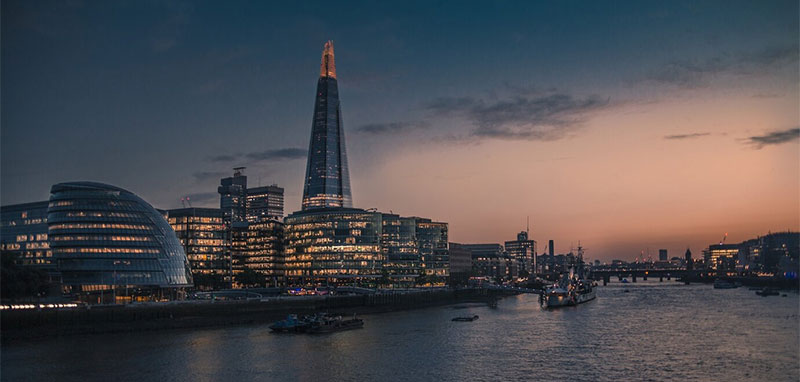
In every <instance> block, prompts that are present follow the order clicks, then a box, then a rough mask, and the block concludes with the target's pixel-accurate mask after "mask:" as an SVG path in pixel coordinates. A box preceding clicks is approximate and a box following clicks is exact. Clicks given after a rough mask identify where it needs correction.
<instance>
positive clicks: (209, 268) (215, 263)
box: [167, 208, 233, 289]
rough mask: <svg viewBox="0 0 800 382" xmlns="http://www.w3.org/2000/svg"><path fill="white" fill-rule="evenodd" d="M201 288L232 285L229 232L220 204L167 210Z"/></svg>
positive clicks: (195, 282) (195, 281)
mask: <svg viewBox="0 0 800 382" xmlns="http://www.w3.org/2000/svg"><path fill="white" fill-rule="evenodd" d="M167 216H168V218H167V219H168V221H169V225H170V226H171V227H172V229H173V230H175V234H176V235H177V237H178V240H179V241H180V242H181V245H182V246H183V250H184V252H186V257H187V258H188V259H189V265H190V266H191V269H192V275H193V277H194V284H195V286H196V287H198V288H200V289H215V288H223V287H228V286H230V283H231V277H232V276H233V274H232V263H231V261H232V258H231V251H230V235H229V233H228V229H227V228H226V226H225V223H224V212H223V211H222V209H219V208H178V209H172V210H168V211H167Z"/></svg>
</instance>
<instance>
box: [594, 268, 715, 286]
mask: <svg viewBox="0 0 800 382" xmlns="http://www.w3.org/2000/svg"><path fill="white" fill-rule="evenodd" d="M712 272H713V271H712ZM708 273H709V271H708V270H686V269H682V268H668V269H636V268H633V269H629V268H607V269H592V270H591V271H589V278H590V279H592V280H595V281H600V280H603V285H606V284H608V283H609V282H610V281H611V278H612V277H616V278H618V279H619V280H622V279H623V278H629V279H630V281H631V282H636V281H637V279H642V280H647V279H648V278H654V279H655V278H658V281H664V279H667V280H671V279H672V278H676V279H687V278H689V279H695V278H697V277H702V276H706V275H707V274H708ZM687 276H688V277H687Z"/></svg>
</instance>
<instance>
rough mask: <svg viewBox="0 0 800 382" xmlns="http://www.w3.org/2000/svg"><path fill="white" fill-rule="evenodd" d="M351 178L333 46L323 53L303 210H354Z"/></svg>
mask: <svg viewBox="0 0 800 382" xmlns="http://www.w3.org/2000/svg"><path fill="white" fill-rule="evenodd" d="M352 205H353V201H352V196H351V194H350V174H349V173H348V170H347V153H346V152H345V141H344V126H343V125H342V110H341V108H340V107H339V87H338V84H337V82H336V65H335V64H334V60H333V42H332V41H328V42H326V43H325V48H324V49H323V51H322V63H321V65H320V75H319V80H318V81H317V95H316V101H315V102H314V119H313V124H312V125H311V141H310V143H309V145H308V165H307V167H306V178H305V185H304V187H303V210H309V209H318V208H331V207H333V208H336V207H352Z"/></svg>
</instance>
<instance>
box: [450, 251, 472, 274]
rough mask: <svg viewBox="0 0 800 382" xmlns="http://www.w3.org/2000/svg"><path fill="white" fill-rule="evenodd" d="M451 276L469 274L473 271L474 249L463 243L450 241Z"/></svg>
mask: <svg viewBox="0 0 800 382" xmlns="http://www.w3.org/2000/svg"><path fill="white" fill-rule="evenodd" d="M448 250H449V252H450V253H449V256H450V276H451V277H456V275H467V274H469V273H471V272H472V251H470V250H469V249H467V248H464V245H463V244H461V243H450V245H449V248H448Z"/></svg>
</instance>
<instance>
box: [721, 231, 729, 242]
mask: <svg viewBox="0 0 800 382" xmlns="http://www.w3.org/2000/svg"><path fill="white" fill-rule="evenodd" d="M727 238H728V233H727V232H725V236H723V237H722V240H720V241H719V245H722V244H725V239H727Z"/></svg>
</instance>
